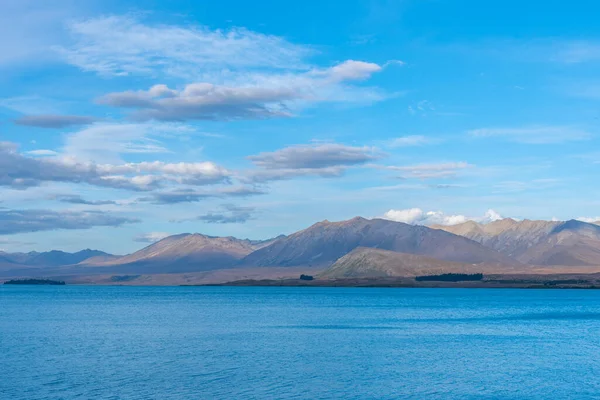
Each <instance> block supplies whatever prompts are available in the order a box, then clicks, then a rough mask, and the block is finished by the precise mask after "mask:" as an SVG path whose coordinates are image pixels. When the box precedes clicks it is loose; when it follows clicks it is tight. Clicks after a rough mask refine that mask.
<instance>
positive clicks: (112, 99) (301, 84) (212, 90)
mask: <svg viewBox="0 0 600 400" xmlns="http://www.w3.org/2000/svg"><path fill="white" fill-rule="evenodd" d="M381 69H382V67H380V66H379V65H377V64H373V63H367V62H362V61H354V60H348V61H344V62H342V63H340V64H338V65H336V66H334V67H331V68H325V69H318V68H313V69H311V70H309V71H307V72H303V73H287V74H283V75H281V74H269V75H261V74H250V75H248V76H245V77H244V78H245V79H244V80H243V81H241V82H237V83H236V82H230V83H229V84H226V85H219V84H213V83H210V82H196V83H191V84H188V85H186V86H185V87H184V88H183V89H181V90H176V89H171V88H169V87H168V86H166V85H164V84H159V85H155V86H152V87H151V88H150V89H148V90H145V91H144V90H140V91H125V92H115V93H109V94H107V95H105V96H103V97H101V98H100V99H98V102H99V103H101V104H107V105H110V106H113V107H120V108H130V109H134V112H133V113H132V117H133V118H134V119H137V120H144V121H145V120H152V119H154V120H162V121H186V120H230V119H262V118H274V117H290V116H292V115H293V110H295V109H298V108H301V107H302V106H305V105H308V104H312V103H318V102H325V101H335V102H350V101H360V102H364V101H375V100H381V99H382V98H384V95H382V94H380V93H378V91H377V90H375V89H369V88H360V87H354V86H350V85H348V84H347V82H351V81H360V80H365V79H367V78H369V77H370V76H371V75H372V74H373V73H376V72H379V71H381Z"/></svg>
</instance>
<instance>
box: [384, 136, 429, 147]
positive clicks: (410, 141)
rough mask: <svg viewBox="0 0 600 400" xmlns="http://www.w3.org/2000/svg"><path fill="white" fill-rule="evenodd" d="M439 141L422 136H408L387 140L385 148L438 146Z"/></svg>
mask: <svg viewBox="0 0 600 400" xmlns="http://www.w3.org/2000/svg"><path fill="white" fill-rule="evenodd" d="M440 142H441V141H440V139H437V138H432V137H428V136H423V135H410V136H400V137H397V138H394V139H392V140H389V141H388V142H387V146H388V147H391V148H398V147H413V146H425V145H428V144H438V143H440Z"/></svg>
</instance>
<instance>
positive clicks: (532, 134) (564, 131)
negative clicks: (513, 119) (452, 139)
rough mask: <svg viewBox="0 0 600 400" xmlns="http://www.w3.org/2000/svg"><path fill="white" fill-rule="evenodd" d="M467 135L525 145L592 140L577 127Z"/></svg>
mask: <svg viewBox="0 0 600 400" xmlns="http://www.w3.org/2000/svg"><path fill="white" fill-rule="evenodd" d="M468 134H469V135H470V136H472V137H477V138H489V137H498V138H504V139H506V140H510V141H513V142H518V143H526V144H558V143H564V142H570V141H580V140H588V139H591V138H592V134H591V133H589V132H587V131H585V130H583V129H580V128H577V127H572V126H544V125H533V126H527V127H519V128H482V129H473V130H470V131H468Z"/></svg>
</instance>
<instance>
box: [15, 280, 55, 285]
mask: <svg viewBox="0 0 600 400" xmlns="http://www.w3.org/2000/svg"><path fill="white" fill-rule="evenodd" d="M4 284H5V285H65V282H64V281H53V280H51V279H13V280H10V281H6V282H4Z"/></svg>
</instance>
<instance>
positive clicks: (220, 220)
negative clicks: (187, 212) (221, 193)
mask: <svg viewBox="0 0 600 400" xmlns="http://www.w3.org/2000/svg"><path fill="white" fill-rule="evenodd" d="M254 211H255V209H254V207H241V206H236V205H233V204H223V205H221V207H220V210H217V211H211V212H209V213H207V214H203V215H200V216H198V217H196V218H192V219H191V221H201V222H206V223H208V224H243V223H245V222H247V221H248V220H250V219H252V218H253V214H254ZM184 221H190V219H188V220H180V221H177V222H184Z"/></svg>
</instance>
